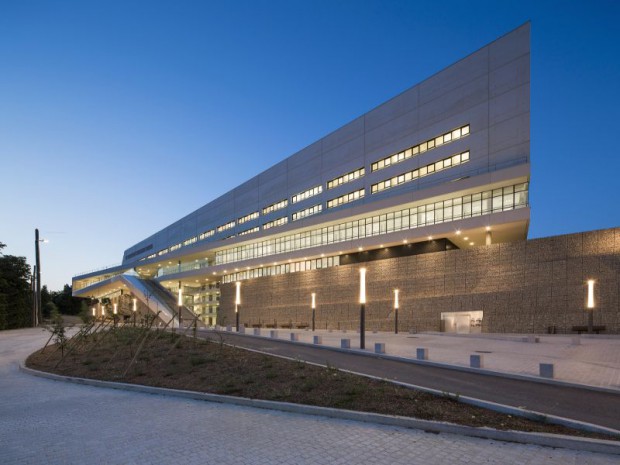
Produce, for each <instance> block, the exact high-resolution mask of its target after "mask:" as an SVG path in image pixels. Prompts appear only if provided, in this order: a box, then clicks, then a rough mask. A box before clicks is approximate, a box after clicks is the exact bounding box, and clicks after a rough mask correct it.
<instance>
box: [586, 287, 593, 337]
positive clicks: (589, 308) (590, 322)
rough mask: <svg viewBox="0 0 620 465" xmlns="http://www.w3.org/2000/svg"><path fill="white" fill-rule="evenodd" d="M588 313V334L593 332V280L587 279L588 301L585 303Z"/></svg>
mask: <svg viewBox="0 0 620 465" xmlns="http://www.w3.org/2000/svg"><path fill="white" fill-rule="evenodd" d="M586 311H587V312H588V333H589V334H592V333H593V332H594V280H593V279H588V300H587V302H586Z"/></svg>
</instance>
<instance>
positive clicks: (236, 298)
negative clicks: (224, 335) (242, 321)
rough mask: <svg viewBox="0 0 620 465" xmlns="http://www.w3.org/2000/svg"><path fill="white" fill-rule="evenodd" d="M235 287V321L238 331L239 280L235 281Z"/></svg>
mask: <svg viewBox="0 0 620 465" xmlns="http://www.w3.org/2000/svg"><path fill="white" fill-rule="evenodd" d="M235 286H236V287H237V289H236V292H235V323H236V327H237V332H239V309H240V308H241V282H240V281H237V282H236V283H235Z"/></svg>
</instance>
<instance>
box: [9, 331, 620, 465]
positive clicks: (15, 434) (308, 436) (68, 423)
mask: <svg viewBox="0 0 620 465" xmlns="http://www.w3.org/2000/svg"><path fill="white" fill-rule="evenodd" d="M45 339H46V334H45V333H42V332H41V331H40V330H33V329H29V330H19V331H7V332H2V333H0V392H1V393H2V395H1V396H0V463H2V464H73V463H75V464H98V463H101V464H116V463H118V464H167V463H182V464H193V463H196V464H210V463H213V464H302V463H303V464H345V463H347V464H348V463H368V464H400V463H402V464H424V465H432V464H448V463H449V464H474V463H475V464H517V463H518V464H562V465H566V464H577V463H579V464H589V465H598V464H601V465H602V464H617V463H618V461H617V459H618V457H617V456H608V455H602V454H593V453H587V452H577V451H570V450H563V449H551V448H545V447H538V446H526V445H517V444H511V443H502V442H496V441H490V440H482V439H475V438H466V437H460V436H455V435H449V434H429V433H424V432H421V431H417V430H408V429H403V428H395V427H387V426H379V425H372V424H365V423H358V422H352V421H343V420H335V419H327V418H321V417H312V416H304V415H298V414H289V413H282V412H272V411H268V410H259V409H253V408H246V407H237V406H229V405H219V404H213V403H208V402H201V401H192V400H186V399H176V398H172V397H170V398H169V397H163V396H156V395H149V394H142V393H130V392H124V391H117V390H111V389H103V388H95V387H90V386H80V385H75V384H68V383H62V382H55V381H51V380H45V379H41V378H37V377H33V376H30V375H27V374H24V373H21V372H19V371H18V365H17V364H18V361H20V360H23V359H24V358H25V357H26V355H27V354H28V353H30V352H32V351H34V350H35V349H37V348H38V347H41V346H42V345H43V343H44V341H45Z"/></svg>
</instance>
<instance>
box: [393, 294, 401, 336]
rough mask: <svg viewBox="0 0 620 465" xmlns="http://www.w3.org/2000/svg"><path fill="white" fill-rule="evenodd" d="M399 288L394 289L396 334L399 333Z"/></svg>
mask: <svg viewBox="0 0 620 465" xmlns="http://www.w3.org/2000/svg"><path fill="white" fill-rule="evenodd" d="M399 292H400V291H399V290H398V289H394V334H398V293H399Z"/></svg>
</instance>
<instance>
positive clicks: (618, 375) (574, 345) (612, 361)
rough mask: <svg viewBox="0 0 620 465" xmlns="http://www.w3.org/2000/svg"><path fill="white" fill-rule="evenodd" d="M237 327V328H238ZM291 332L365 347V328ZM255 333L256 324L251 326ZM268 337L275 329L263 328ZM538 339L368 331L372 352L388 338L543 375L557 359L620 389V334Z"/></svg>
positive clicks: (562, 375)
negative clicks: (362, 334)
mask: <svg viewBox="0 0 620 465" xmlns="http://www.w3.org/2000/svg"><path fill="white" fill-rule="evenodd" d="M233 330H234V328H233ZM291 332H294V333H297V334H298V335H299V342H306V343H312V336H313V335H319V336H321V337H322V339H323V345H328V346H332V347H340V340H341V339H350V340H351V348H352V349H359V333H357V332H355V331H347V332H343V331H332V332H330V331H325V330H317V331H315V332H314V333H313V332H312V331H304V330H293V331H291V330H290V329H289V330H287V329H278V333H277V334H278V338H279V339H287V340H288V339H290V334H291ZM246 333H247V334H253V329H252V328H248V329H246ZM261 334H262V335H263V336H264V337H269V336H270V330H268V329H264V328H263V329H262V331H261ZM536 337H538V338H539V341H540V342H538V343H531V342H522V340H523V339H524V338H527V335H518V334H510V335H508V334H506V335H501V334H478V335H473V334H472V335H456V334H455V335H450V334H439V333H418V334H408V333H399V334H393V333H387V332H378V333H373V332H371V331H368V332H367V333H366V351H373V350H374V345H375V342H383V343H385V352H386V354H388V355H395V356H399V357H406V358H415V357H416V348H418V347H424V348H427V349H428V358H429V360H430V361H433V362H440V363H446V364H449V365H458V366H465V367H468V366H469V356H470V355H471V354H481V355H482V356H483V358H484V368H486V369H488V370H493V371H498V372H504V373H516V374H523V375H529V376H538V374H539V372H538V370H539V363H553V364H554V365H555V370H554V371H555V373H554V376H555V378H556V379H559V380H562V381H568V382H571V383H576V384H584V385H590V386H599V387H605V388H611V389H617V390H618V391H620V337H618V336H616V337H613V336H611V337H610V336H602V337H596V336H585V335H584V336H581V337H577V335H575V336H570V335H568V336H567V335H552V336H548V335H540V336H536Z"/></svg>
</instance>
